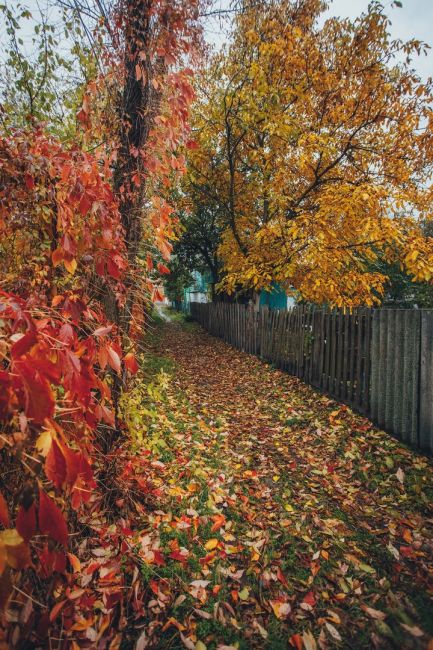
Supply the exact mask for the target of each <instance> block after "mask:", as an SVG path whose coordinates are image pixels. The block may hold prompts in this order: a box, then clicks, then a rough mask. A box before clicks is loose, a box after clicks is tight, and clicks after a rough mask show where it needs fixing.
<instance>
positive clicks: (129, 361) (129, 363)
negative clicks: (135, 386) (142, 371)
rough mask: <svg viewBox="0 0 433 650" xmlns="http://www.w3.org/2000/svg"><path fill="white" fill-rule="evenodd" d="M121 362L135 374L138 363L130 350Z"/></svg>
mask: <svg viewBox="0 0 433 650" xmlns="http://www.w3.org/2000/svg"><path fill="white" fill-rule="evenodd" d="M123 363H124V364H125V368H126V369H127V370H129V372H130V373H131V374H132V375H135V374H136V373H137V372H138V363H137V360H136V358H135V356H134V354H133V353H132V352H128V354H126V355H125V356H124V358H123Z"/></svg>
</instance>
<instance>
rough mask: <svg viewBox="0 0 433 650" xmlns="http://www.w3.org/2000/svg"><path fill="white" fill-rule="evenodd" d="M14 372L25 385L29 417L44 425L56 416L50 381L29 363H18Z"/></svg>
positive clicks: (26, 407)
mask: <svg viewBox="0 0 433 650" xmlns="http://www.w3.org/2000/svg"><path fill="white" fill-rule="evenodd" d="M14 370H15V371H16V372H17V373H18V375H19V376H20V378H21V381H22V384H23V389H24V395H25V413H26V415H27V417H28V418H32V419H33V420H34V421H35V422H36V423H38V424H42V423H43V421H44V420H45V418H49V417H52V416H53V415H54V405H55V402H54V395H53V391H52V390H51V386H50V384H49V382H48V380H47V379H46V377H44V376H43V375H41V374H40V373H39V372H38V371H37V370H36V369H35V367H34V366H33V365H32V364H31V363H30V362H29V361H16V362H15V363H14Z"/></svg>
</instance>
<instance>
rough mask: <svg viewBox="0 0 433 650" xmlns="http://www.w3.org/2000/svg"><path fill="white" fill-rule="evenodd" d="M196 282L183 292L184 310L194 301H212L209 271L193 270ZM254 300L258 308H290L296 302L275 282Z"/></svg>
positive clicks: (188, 308) (187, 310) (187, 309)
mask: <svg viewBox="0 0 433 650" xmlns="http://www.w3.org/2000/svg"><path fill="white" fill-rule="evenodd" d="M192 275H193V277H194V284H192V285H191V286H190V287H188V288H186V289H184V292H183V304H182V309H183V311H186V312H189V311H190V307H189V306H190V304H191V303H192V302H210V301H211V286H210V283H211V276H210V274H209V273H200V272H199V271H194V272H193V274H192ZM256 296H257V298H256V300H255V301H254V302H255V305H256V309H258V308H259V307H265V306H266V307H269V309H289V308H290V307H293V305H295V304H296V301H295V299H294V298H293V297H292V296H288V295H287V294H286V292H285V291H284V289H283V288H282V287H280V285H278V284H276V283H273V284H272V287H271V289H270V290H268V291H265V290H264V289H262V290H261V291H260V293H259V294H256Z"/></svg>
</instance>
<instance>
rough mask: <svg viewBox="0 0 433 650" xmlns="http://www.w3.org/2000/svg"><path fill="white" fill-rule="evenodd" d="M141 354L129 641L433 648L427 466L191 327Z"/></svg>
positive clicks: (158, 334)
mask: <svg viewBox="0 0 433 650" xmlns="http://www.w3.org/2000/svg"><path fill="white" fill-rule="evenodd" d="M149 346H150V350H149V351H148V353H147V354H146V355H145V359H146V361H145V377H146V379H147V381H150V382H151V383H150V387H149V388H148V390H147V391H146V394H145V395H144V394H143V393H142V394H141V396H140V395H139V396H136V401H137V403H138V402H140V406H137V413H135V415H134V417H136V420H135V422H136V424H135V427H136V435H137V438H138V443H139V444H141V441H143V443H144V445H145V447H147V449H148V451H146V452H145V454H148V456H147V457H148V462H149V465H150V466H151V467H152V471H153V473H155V471H156V472H157V474H158V478H157V479H156V480H155V481H154V482H153V484H152V486H151V487H149V488H148V491H149V505H148V507H149V513H148V515H147V516H146V517H145V521H144V522H143V531H142V532H141V537H140V548H139V550H138V551H137V552H138V554H139V555H140V558H141V560H142V570H141V573H142V579H144V580H145V581H147V584H148V590H147V591H148V598H149V600H150V602H149V603H148V608H147V612H148V621H147V624H146V627H145V629H144V630H143V633H142V636H141V639H140V641H139V645H138V648H144V647H157V648H182V647H187V648H196V649H197V650H204V649H205V648H208V649H211V648H218V647H220V648H224V647H227V646H229V647H230V648H231V647H234V648H244V649H247V648H271V649H279V648H290V647H295V648H307V649H308V650H310V649H314V648H316V647H320V648H334V647H335V648H337V647H338V648H374V647H378V648H426V647H429V649H430V648H432V647H433V645H429V639H430V635H431V634H432V633H433V630H432V625H433V621H432V620H431V618H432V617H431V611H432V610H431V601H430V600H429V590H428V577H429V562H430V563H431V560H432V520H431V519H429V518H428V517H429V514H428V503H429V492H428V490H429V488H430V490H431V487H432V485H431V464H430V461H427V460H426V459H425V458H424V457H422V456H418V455H416V454H414V453H413V452H411V451H409V450H408V449H406V448H404V447H402V446H400V445H399V444H398V443H397V442H396V441H394V440H393V439H392V438H391V437H389V436H387V435H386V434H384V433H381V432H379V431H377V430H376V429H373V428H372V427H371V425H370V424H369V423H368V421H366V420H365V419H363V418H361V417H359V416H356V415H354V414H353V413H352V412H351V411H350V409H348V408H346V407H344V406H341V405H339V404H337V403H336V402H334V401H332V400H330V399H328V398H326V397H324V396H322V395H320V394H319V393H317V392H315V391H313V390H312V389H310V388H308V387H307V386H305V385H304V384H302V383H301V382H300V381H299V380H297V379H295V378H291V377H289V376H288V375H285V374H284V373H281V372H280V371H278V370H275V369H273V368H272V367H270V366H269V365H267V364H264V363H262V362H260V361H259V360H258V359H256V358H254V357H251V356H249V355H246V354H242V353H240V352H238V351H236V350H235V349H233V348H231V347H229V346H228V345H226V344H224V343H223V342H222V341H219V340H217V339H214V338H212V337H210V336H209V335H207V334H206V333H204V332H203V331H202V330H200V329H199V328H197V327H196V326H195V325H194V324H191V323H185V324H181V323H179V322H172V323H170V324H167V323H161V324H160V326H159V328H158V330H157V331H155V332H154V333H153V335H152V336H151V337H150V342H149ZM140 400H141V401H140ZM143 426H145V428H146V432H145V433H144V437H143ZM430 503H431V491H430ZM430 516H431V514H430ZM430 570H431V566H430ZM430 577H431V574H430ZM431 593H432V592H431V591H430V595H431ZM429 619H430V620H429Z"/></svg>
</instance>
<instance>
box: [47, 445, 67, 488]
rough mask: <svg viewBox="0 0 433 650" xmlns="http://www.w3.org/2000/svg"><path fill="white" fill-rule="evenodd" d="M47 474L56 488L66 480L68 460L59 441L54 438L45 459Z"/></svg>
mask: <svg viewBox="0 0 433 650" xmlns="http://www.w3.org/2000/svg"><path fill="white" fill-rule="evenodd" d="M45 474H46V475H47V478H49V479H50V481H52V483H53V484H54V485H55V486H56V488H60V487H61V486H62V484H63V483H64V482H65V480H66V460H65V457H64V455H63V453H62V450H61V448H60V446H59V444H58V442H57V440H53V441H52V443H51V448H50V451H49V452H48V454H47V458H46V460H45Z"/></svg>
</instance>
